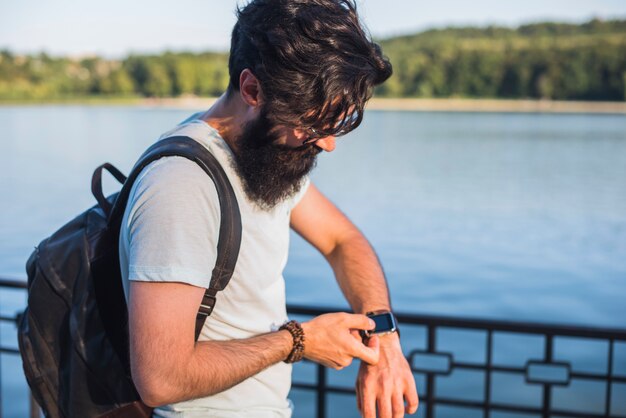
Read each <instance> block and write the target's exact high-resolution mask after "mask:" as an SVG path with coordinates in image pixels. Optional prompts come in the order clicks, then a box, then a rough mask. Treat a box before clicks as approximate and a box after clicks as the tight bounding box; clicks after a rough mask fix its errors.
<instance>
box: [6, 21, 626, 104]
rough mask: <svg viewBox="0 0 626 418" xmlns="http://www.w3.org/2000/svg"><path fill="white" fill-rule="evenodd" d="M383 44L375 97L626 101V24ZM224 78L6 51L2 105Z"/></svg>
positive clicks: (182, 91) (464, 32) (215, 58)
mask: <svg viewBox="0 0 626 418" xmlns="http://www.w3.org/2000/svg"><path fill="white" fill-rule="evenodd" d="M380 43H381V45H382V47H383V50H384V51H385V53H386V54H387V55H388V56H389V58H390V60H391V62H392V64H393V66H394V74H393V76H392V77H391V78H390V79H389V80H388V81H387V82H386V83H385V84H384V85H382V86H379V87H378V88H377V89H376V91H375V93H376V95H378V96H384V97H499V98H536V99H558V100H626V20H613V21H601V20H597V19H595V20H592V21H589V22H587V23H584V24H580V25H575V24H564V23H537V24H529V25H523V26H520V27H519V28H517V29H512V28H505V27H497V26H490V27H487V28H474V27H464V28H446V29H432V30H428V31H425V32H421V33H418V34H415V35H409V36H400V37H395V38H392V39H387V40H383V41H381V42H380ZM228 79H229V77H228V56H227V55H226V54H221V53H200V54H194V53H187V52H182V53H173V52H166V53H164V54H162V55H130V56H128V57H127V58H125V59H123V60H105V59H102V58H99V57H86V58H83V59H70V58H54V57H50V56H48V55H46V54H45V53H41V54H37V55H32V56H19V55H15V54H13V53H11V52H10V51H8V50H0V100H56V99H63V98H76V97H92V96H112V97H124V96H145V97H165V96H181V95H198V96H218V95H220V94H221V93H222V92H224V90H225V89H226V87H227V86H228Z"/></svg>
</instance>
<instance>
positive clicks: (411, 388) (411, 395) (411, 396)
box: [404, 379, 419, 414]
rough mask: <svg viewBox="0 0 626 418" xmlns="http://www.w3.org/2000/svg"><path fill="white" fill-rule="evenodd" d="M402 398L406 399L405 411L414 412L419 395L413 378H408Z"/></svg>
mask: <svg viewBox="0 0 626 418" xmlns="http://www.w3.org/2000/svg"><path fill="white" fill-rule="evenodd" d="M404 399H405V400H406V408H405V411H406V413H407V414H414V413H416V412H417V407H418V405H419V397H418V396H417V388H416V387H415V380H414V379H408V382H407V385H406V388H405V389H404Z"/></svg>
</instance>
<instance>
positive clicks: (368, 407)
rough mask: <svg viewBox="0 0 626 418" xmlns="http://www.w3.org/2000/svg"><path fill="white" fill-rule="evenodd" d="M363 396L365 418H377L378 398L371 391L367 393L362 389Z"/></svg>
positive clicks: (362, 405)
mask: <svg viewBox="0 0 626 418" xmlns="http://www.w3.org/2000/svg"><path fill="white" fill-rule="evenodd" d="M361 395H362V396H361V402H362V403H361V407H362V408H363V410H362V411H361V413H362V415H363V418H376V396H375V395H374V393H372V392H371V391H369V392H368V391H366V390H365V388H362V392H361Z"/></svg>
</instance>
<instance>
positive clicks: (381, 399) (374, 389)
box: [356, 333, 419, 418]
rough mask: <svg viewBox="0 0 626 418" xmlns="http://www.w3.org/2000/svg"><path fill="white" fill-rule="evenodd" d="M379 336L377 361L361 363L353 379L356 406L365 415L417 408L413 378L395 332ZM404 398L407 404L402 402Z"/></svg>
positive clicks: (372, 417)
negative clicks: (355, 377)
mask: <svg viewBox="0 0 626 418" xmlns="http://www.w3.org/2000/svg"><path fill="white" fill-rule="evenodd" d="M379 340H380V358H379V360H378V363H377V364H376V365H370V364H366V363H361V368H360V369H359V374H358V376H357V381H356V399H357V407H358V408H359V411H360V412H361V415H362V416H363V417H364V418H376V416H377V415H376V410H378V417H379V418H398V417H403V416H404V414H405V413H407V414H414V413H415V412H416V411H417V405H418V402H419V400H418V397H417V389H416V387H415V379H414V378H413V373H412V372H411V369H410V367H409V364H408V363H407V361H406V358H405V357H404V354H403V353H402V348H401V347H400V338H399V337H398V335H397V334H395V333H394V334H390V335H384V336H381V337H380V338H379ZM405 402H406V405H405Z"/></svg>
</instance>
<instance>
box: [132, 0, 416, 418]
mask: <svg viewBox="0 0 626 418" xmlns="http://www.w3.org/2000/svg"><path fill="white" fill-rule="evenodd" d="M237 17H238V20H237V23H236V25H235V27H234V29H233V33H232V41H231V50H230V60H229V72H230V84H229V87H228V89H227V91H226V92H225V93H224V95H222V96H221V97H220V98H219V99H218V100H217V101H216V103H215V104H214V105H213V106H212V107H211V108H210V109H208V110H207V111H206V112H204V113H201V114H197V115H194V116H193V117H191V118H190V119H188V120H186V121H185V122H183V123H182V124H181V125H179V126H177V127H175V128H174V129H173V130H171V131H170V132H167V133H165V134H164V135H163V137H168V136H174V135H182V136H189V137H191V138H193V139H194V140H196V141H197V142H199V143H200V144H202V145H203V146H205V147H206V148H207V149H208V150H209V151H210V152H211V153H212V154H213V155H214V156H215V158H216V159H217V160H218V162H219V163H220V165H221V166H222V168H223V169H224V171H225V172H226V174H227V177H228V179H229V180H230V182H231V184H232V186H233V188H234V191H235V195H236V197H237V200H238V202H239V208H240V212H241V218H242V228H243V231H242V242H241V248H240V252H239V258H238V261H237V265H236V268H235V271H234V274H233V277H232V279H231V280H230V283H229V285H228V287H227V288H226V289H225V290H224V291H223V292H220V294H219V298H218V299H219V302H218V303H217V304H216V306H215V309H214V311H213V313H212V315H211V316H210V317H209V318H208V319H207V320H206V322H205V324H204V327H203V328H202V331H201V333H200V336H199V338H198V341H197V342H195V340H194V324H195V318H196V314H197V312H198V308H199V306H200V303H201V301H202V297H203V295H204V291H205V289H206V288H207V287H208V286H209V282H210V279H211V271H212V269H213V266H214V265H215V261H216V257H217V241H218V232H219V225H220V210H219V199H218V196H217V191H216V188H215V185H214V184H213V182H212V181H211V180H210V179H209V178H208V177H207V175H206V174H205V172H204V171H203V170H202V169H201V168H200V167H199V166H198V165H196V163H194V162H192V161H190V160H187V159H185V158H182V157H165V158H161V159H159V160H157V161H155V162H153V163H151V164H150V165H149V166H147V167H146V168H145V169H144V170H143V171H142V172H141V174H140V176H139V177H138V178H137V180H136V181H135V183H134V185H133V189H132V191H131V194H130V197H129V203H128V205H127V208H126V212H125V215H124V219H123V221H122V227H121V231H120V260H121V265H122V279H123V284H124V290H125V294H126V298H127V301H128V308H129V333H130V362H131V369H132V375H133V380H134V382H135V385H136V387H137V390H138V392H139V394H140V395H141V397H142V399H143V401H144V402H145V403H146V404H148V405H150V406H154V407H156V408H155V410H154V416H157V417H224V418H226V417H229V418H232V417H247V418H261V417H263V418H265V417H290V416H291V413H292V407H291V403H290V402H289V400H288V398H287V395H288V392H289V389H290V386H291V364H290V363H291V362H293V361H297V360H299V359H301V358H302V355H303V356H304V357H305V358H307V359H309V360H311V361H314V362H317V363H320V364H322V365H324V366H327V367H332V368H335V369H341V368H343V367H346V366H347V365H349V364H350V363H351V361H352V360H353V359H354V358H359V359H360V360H361V366H360V367H361V368H360V371H359V374H358V378H357V384H356V389H357V404H358V405H357V406H358V408H359V409H360V410H361V412H362V414H363V415H364V416H365V417H369V418H374V417H375V416H376V413H378V416H380V417H392V416H393V417H398V416H403V415H404V413H405V412H407V413H414V412H415V411H416V410H417V402H418V399H417V393H416V389H415V381H414V379H413V375H412V373H411V371H410V368H409V366H408V364H407V361H406V359H405V357H404V355H403V353H402V350H401V347H400V340H399V336H398V334H397V333H395V332H394V333H390V334H388V335H384V336H380V337H376V336H373V337H371V338H369V339H361V336H360V335H359V332H358V331H360V330H361V331H362V330H371V329H373V328H374V324H373V321H372V320H371V319H370V318H368V317H367V316H366V315H365V313H367V312H371V311H384V312H390V310H391V306H390V302H389V292H388V289H387V285H386V281H385V277H384V274H383V271H382V268H381V266H380V264H379V262H378V259H377V257H376V254H375V253H374V251H373V249H372V247H371V246H370V244H369V243H368V241H367V240H366V239H365V237H364V236H363V235H362V234H361V233H360V232H359V230H358V229H357V228H356V227H355V226H354V225H353V224H352V223H351V222H350V221H349V220H348V219H347V218H346V217H345V216H344V215H343V214H342V213H341V212H340V211H339V210H338V209H337V208H336V207H335V206H334V205H333V204H332V203H331V202H330V201H329V200H328V199H327V198H326V197H324V195H323V194H322V193H321V192H320V191H319V190H318V189H317V188H316V187H315V186H314V185H313V184H311V182H310V180H309V179H308V176H307V174H308V173H309V172H310V171H311V169H312V168H313V167H314V166H315V161H316V158H317V157H318V154H319V153H320V152H321V151H326V152H331V151H333V150H334V149H335V139H336V137H337V136H340V135H345V134H347V133H348V132H350V131H352V130H354V129H355V128H357V127H358V126H359V124H360V123H361V121H362V119H363V114H364V107H365V104H366V102H367V100H368V99H369V98H370V97H371V94H372V90H373V87H374V86H376V85H378V84H381V83H382V82H384V81H385V80H386V79H387V78H389V76H390V75H391V65H390V63H389V62H388V60H387V59H386V58H385V57H384V56H383V55H382V52H381V50H380V48H379V46H378V45H376V44H375V43H373V42H372V41H371V39H370V38H369V36H368V35H367V34H366V32H365V30H364V28H363V27H362V26H361V24H360V21H359V18H358V15H357V13H356V6H355V4H354V3H353V2H352V0H252V1H251V2H250V3H248V4H247V5H245V6H244V7H243V8H240V9H239V10H238V12H237ZM290 226H291V228H293V229H294V230H295V231H296V232H297V233H298V234H300V235H301V236H302V237H304V239H306V240H307V241H308V242H309V243H311V244H312V245H313V246H314V247H315V248H317V249H318V250H319V251H320V252H321V253H322V254H323V255H324V257H325V258H326V260H328V262H329V263H330V265H331V266H332V268H333V270H334V273H335V276H336V279H337V281H338V283H339V285H340V287H341V289H342V291H343V293H344V295H345V296H346V298H347V300H348V302H349V303H350V305H351V307H352V309H353V310H354V313H352V314H348V313H339V312H338V313H331V314H325V315H321V316H318V317H315V318H313V319H311V320H310V321H307V322H304V323H302V324H299V323H297V322H295V321H289V322H287V313H286V308H285V284H284V279H283V276H282V272H283V268H284V267H285V264H286V261H287V254H288V244H289V227H290ZM285 323H287V324H289V326H283V324H285ZM302 333H303V334H304V346H303V347H302V346H300V347H299V350H298V352H294V350H295V346H294V344H295V341H296V339H297V338H296V337H297V335H302ZM299 343H300V344H301V343H302V340H299Z"/></svg>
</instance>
